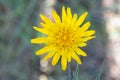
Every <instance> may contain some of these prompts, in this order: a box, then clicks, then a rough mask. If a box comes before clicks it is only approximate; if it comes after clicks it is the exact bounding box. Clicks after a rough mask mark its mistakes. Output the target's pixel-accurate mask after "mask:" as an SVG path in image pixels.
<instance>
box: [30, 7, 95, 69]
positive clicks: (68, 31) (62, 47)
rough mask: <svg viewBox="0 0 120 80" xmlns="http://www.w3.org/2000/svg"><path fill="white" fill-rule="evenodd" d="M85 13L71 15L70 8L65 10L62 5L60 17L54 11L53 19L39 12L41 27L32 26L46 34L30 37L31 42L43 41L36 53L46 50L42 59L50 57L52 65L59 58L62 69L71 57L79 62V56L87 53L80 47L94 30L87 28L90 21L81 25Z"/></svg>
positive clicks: (91, 36)
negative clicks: (41, 46) (43, 45)
mask: <svg viewBox="0 0 120 80" xmlns="http://www.w3.org/2000/svg"><path fill="white" fill-rule="evenodd" d="M87 14H88V12H85V13H83V14H82V15H81V16H80V17H79V18H78V19H77V14H73V15H72V13H71V9H70V8H69V7H68V8H67V10H66V9H65V7H64V6H63V7H62V17H61V18H60V16H59V15H58V14H57V13H56V12H55V11H52V17H53V19H54V21H51V20H50V19H49V18H47V17H45V16H44V15H42V14H40V18H41V19H42V22H40V25H41V26H42V27H41V28H39V27H35V26H34V27H33V28H34V29H35V30H37V31H39V32H40V33H43V34H45V35H46V36H45V37H39V38H35V39H32V40H31V43H35V44H41V43H45V47H43V48H42V49H40V50H38V51H36V55H42V54H45V53H46V52H47V55H46V56H45V57H44V58H43V60H47V59H49V58H52V61H51V64H52V65H56V64H57V63H58V61H59V59H61V67H62V70H66V67H67V63H68V62H71V59H74V60H75V61H77V62H78V64H81V63H82V62H81V60H80V58H79V56H87V54H86V53H85V52H84V51H83V50H81V49H80V48H81V47H84V46H86V45H87V43H86V42H87V41H88V40H90V39H92V38H95V36H93V34H95V31H94V30H88V28H89V26H90V22H86V23H85V24H83V25H82V23H83V21H84V20H85V18H86V16H87ZM81 25H82V26H81Z"/></svg>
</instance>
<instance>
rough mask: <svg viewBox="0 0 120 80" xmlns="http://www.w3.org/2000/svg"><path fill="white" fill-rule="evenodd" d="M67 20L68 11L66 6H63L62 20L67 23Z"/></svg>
mask: <svg viewBox="0 0 120 80" xmlns="http://www.w3.org/2000/svg"><path fill="white" fill-rule="evenodd" d="M65 21H66V11H65V7H64V6H63V7H62V22H64V23H65Z"/></svg>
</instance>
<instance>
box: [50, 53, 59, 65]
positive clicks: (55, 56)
mask: <svg viewBox="0 0 120 80" xmlns="http://www.w3.org/2000/svg"><path fill="white" fill-rule="evenodd" d="M59 59H60V53H58V52H57V53H56V54H55V55H54V56H53V59H52V65H53V66H55V65H56V64H57V63H58V61H59Z"/></svg>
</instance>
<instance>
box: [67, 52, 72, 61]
mask: <svg viewBox="0 0 120 80" xmlns="http://www.w3.org/2000/svg"><path fill="white" fill-rule="evenodd" d="M66 54H67V60H68V62H71V52H67V53H66Z"/></svg>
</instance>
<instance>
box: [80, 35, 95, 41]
mask: <svg viewBox="0 0 120 80" xmlns="http://www.w3.org/2000/svg"><path fill="white" fill-rule="evenodd" d="M93 38H95V36H89V37H85V38H81V39H80V42H86V41H88V40H91V39H93Z"/></svg>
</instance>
